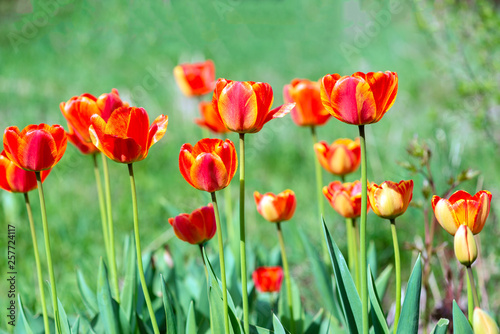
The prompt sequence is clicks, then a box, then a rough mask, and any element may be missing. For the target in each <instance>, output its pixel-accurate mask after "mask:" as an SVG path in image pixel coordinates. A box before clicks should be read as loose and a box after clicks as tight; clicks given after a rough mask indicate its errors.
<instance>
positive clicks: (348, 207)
mask: <svg viewBox="0 0 500 334" xmlns="http://www.w3.org/2000/svg"><path fill="white" fill-rule="evenodd" d="M323 194H324V195H325V196H326V198H327V199H328V202H330V205H331V206H332V207H333V209H334V210H335V211H337V212H338V214H340V215H341V216H342V217H344V218H357V217H359V216H360V215H361V182H360V181H354V182H346V183H342V182H340V181H333V182H332V183H330V184H329V185H328V186H325V187H323ZM368 209H370V205H368Z"/></svg>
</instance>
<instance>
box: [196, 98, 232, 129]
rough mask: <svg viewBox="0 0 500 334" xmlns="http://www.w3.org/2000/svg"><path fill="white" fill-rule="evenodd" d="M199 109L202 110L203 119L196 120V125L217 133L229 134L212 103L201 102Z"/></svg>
mask: <svg viewBox="0 0 500 334" xmlns="http://www.w3.org/2000/svg"><path fill="white" fill-rule="evenodd" d="M198 107H199V109H200V113H201V119H200V118H197V119H195V120H194V121H195V122H196V124H198V125H199V126H201V127H205V128H207V129H209V130H210V131H212V132H215V133H226V132H229V130H228V129H227V128H226V126H225V125H224V123H222V121H221V119H220V117H219V115H218V114H217V113H216V112H215V109H214V107H213V105H212V102H206V101H201V102H200V103H199V104H198Z"/></svg>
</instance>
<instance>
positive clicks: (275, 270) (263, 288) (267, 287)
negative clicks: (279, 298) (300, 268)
mask: <svg viewBox="0 0 500 334" xmlns="http://www.w3.org/2000/svg"><path fill="white" fill-rule="evenodd" d="M252 279H253V282H254V284H255V287H256V288H257V290H258V291H259V292H278V291H280V289H281V283H282V282H283V269H281V267H259V268H257V269H255V271H254V272H253V273H252Z"/></svg>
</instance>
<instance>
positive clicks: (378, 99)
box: [365, 71, 398, 122]
mask: <svg viewBox="0 0 500 334" xmlns="http://www.w3.org/2000/svg"><path fill="white" fill-rule="evenodd" d="M365 80H366V81H367V82H368V84H369V85H370V88H371V91H372V92H373V97H374V99H375V104H376V105H377V110H378V117H377V122H378V121H379V120H380V119H381V118H382V117H383V116H384V114H385V112H386V111H387V110H389V109H390V108H391V107H392V105H393V104H394V101H395V100H396V95H397V93H398V75H397V73H395V72H390V71H386V72H370V73H367V74H366V76H365Z"/></svg>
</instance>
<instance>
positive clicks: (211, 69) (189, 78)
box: [174, 60, 215, 97]
mask: <svg viewBox="0 0 500 334" xmlns="http://www.w3.org/2000/svg"><path fill="white" fill-rule="evenodd" d="M174 78H175V81H176V82H177V85H178V86H179V88H180V90H181V91H182V93H183V94H184V95H186V96H188V97H191V96H201V95H205V94H208V93H210V92H212V91H213V89H214V84H215V65H214V63H213V62H212V61H211V60H206V61H204V62H199V63H192V64H181V65H177V66H176V67H175V68H174Z"/></svg>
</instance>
